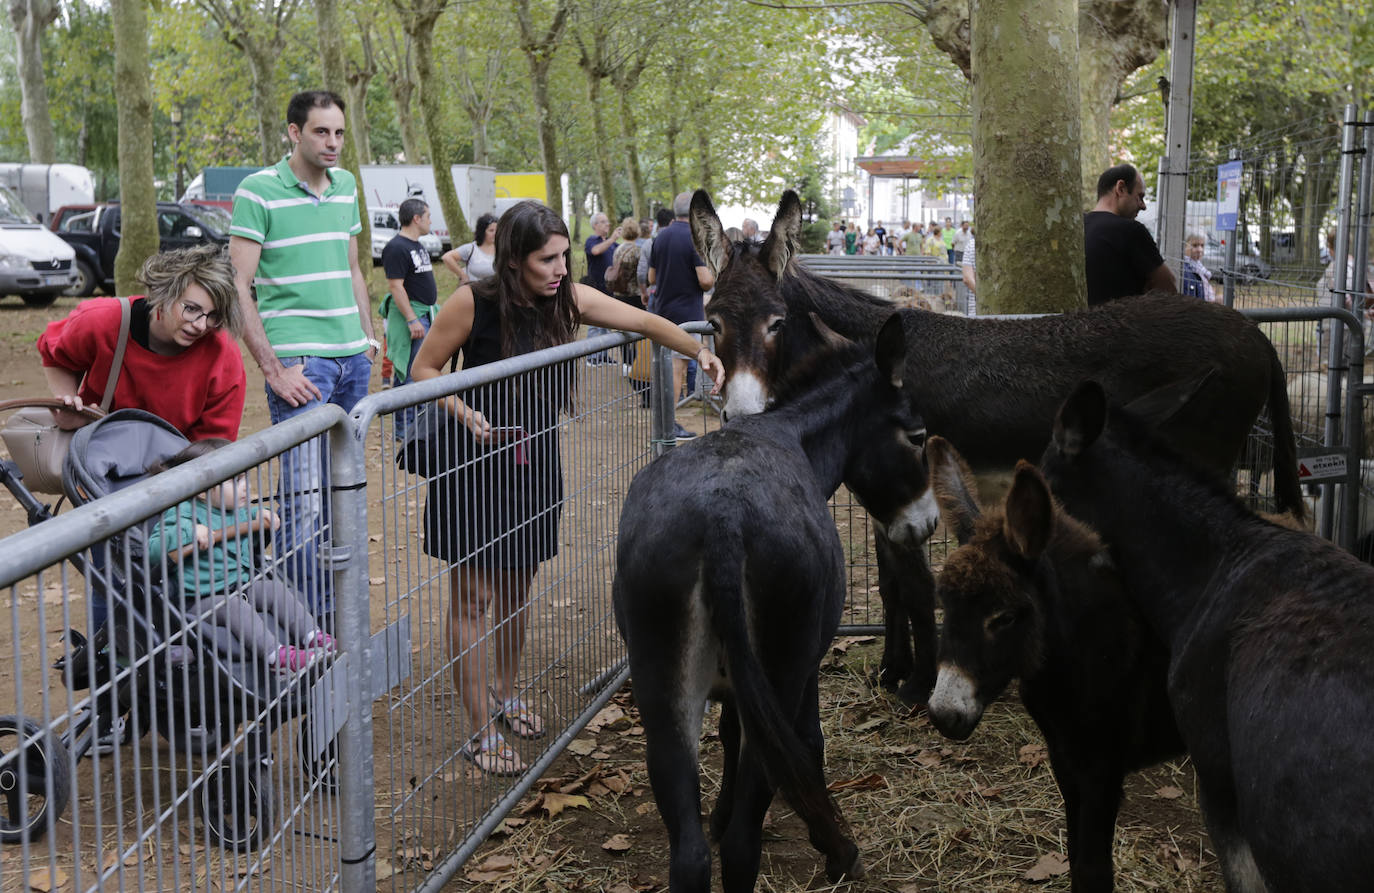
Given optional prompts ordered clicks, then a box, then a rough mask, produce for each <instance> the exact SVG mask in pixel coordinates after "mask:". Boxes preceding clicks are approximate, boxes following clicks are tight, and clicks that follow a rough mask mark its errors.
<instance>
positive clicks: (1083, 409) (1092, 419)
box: [1054, 380, 1107, 459]
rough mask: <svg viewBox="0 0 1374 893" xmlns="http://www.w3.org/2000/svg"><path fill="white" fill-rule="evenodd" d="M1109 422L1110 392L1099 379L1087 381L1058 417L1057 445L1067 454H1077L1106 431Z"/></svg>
mask: <svg viewBox="0 0 1374 893" xmlns="http://www.w3.org/2000/svg"><path fill="white" fill-rule="evenodd" d="M1106 424H1107V393H1106V391H1103V390H1102V385H1100V384H1098V383H1097V382H1095V381H1092V380H1088V381H1085V382H1083V383H1082V384H1080V385H1079V386H1078V387H1077V388H1075V389H1074V392H1073V393H1072V394H1070V395H1069V399H1067V400H1065V401H1064V405H1062V406H1060V407H1059V413H1058V414H1057V415H1056V416H1055V417H1054V445H1055V447H1056V448H1057V449H1058V450H1059V452H1060V453H1061V454H1063V455H1064V456H1066V457H1068V458H1070V459H1074V458H1077V457H1078V455H1079V454H1080V453H1082V452H1083V451H1084V450H1086V449H1087V448H1088V447H1090V446H1092V445H1093V443H1094V442H1095V441H1096V440H1097V438H1098V437H1100V436H1101V435H1102V429H1103V428H1104V427H1106Z"/></svg>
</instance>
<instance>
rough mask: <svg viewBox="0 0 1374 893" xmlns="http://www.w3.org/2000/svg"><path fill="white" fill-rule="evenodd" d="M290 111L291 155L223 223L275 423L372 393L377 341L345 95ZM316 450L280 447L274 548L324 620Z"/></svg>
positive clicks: (321, 96) (299, 97)
mask: <svg viewBox="0 0 1374 893" xmlns="http://www.w3.org/2000/svg"><path fill="white" fill-rule="evenodd" d="M286 121H287V125H286V133H287V136H288V137H290V139H291V144H292V149H291V154H290V155H288V156H287V157H286V158H283V159H282V160H281V161H280V162H278V163H277V164H276V166H274V167H270V168H267V169H265V170H261V171H258V172H257V173H254V174H250V175H249V176H247V177H245V178H244V180H243V182H242V183H240V184H239V188H238V191H237V192H236V193H234V217H233V223H232V224H231V226H230V227H229V258H230V260H231V261H233V264H234V273H235V281H236V284H237V286H238V293H239V306H240V307H241V308H242V309H243V316H244V335H243V340H244V342H245V343H246V344H247V345H248V351H249V353H251V354H252V355H253V359H255V360H257V363H258V366H259V367H261V369H262V374H263V377H264V378H265V379H266V382H267V407H268V411H269V413H270V415H271V418H272V423H273V424H276V423H278V422H281V421H282V420H284V419H287V418H290V417H291V416H294V415H298V414H300V413H302V412H305V411H306V410H307V409H310V408H312V407H314V406H318V405H320V404H321V403H335V404H338V405H339V406H341V407H343V409H344V411H345V412H347V411H349V410H351V409H352V408H353V405H354V404H355V403H357V402H358V401H359V400H360V399H362V398H363V396H365V395H366V394H367V388H368V382H369V380H370V378H371V376H372V360H373V357H375V356H376V351H377V347H378V344H377V341H376V340H375V338H374V336H373V332H372V314H371V306H372V305H371V299H370V298H369V297H368V293H367V282H366V280H365V279H364V278H363V273H362V270H361V269H360V268H359V266H358V240H357V236H358V233H359V232H361V230H362V224H361V222H360V220H359V218H358V199H357V184H356V183H355V182H354V179H353V175H352V174H350V173H348V171H345V170H343V169H342V168H337V167H335V166H334V165H335V164H337V162H338V159H339V152H340V150H341V149H342V147H343V140H344V103H343V100H342V99H340V98H339V96H338V95H337V94H335V93H331V92H328V91H325V90H312V91H308V92H305V93H297V94H296V95H295V96H293V97H291V102H290V103H289V104H288V105H287V107H286ZM253 289H256V291H257V297H256V301H255V300H254V296H253ZM321 459H322V457H321V455H320V448H319V446H318V445H315V444H311V445H307V446H303V447H299V448H297V449H295V450H292V451H291V452H290V453H288V454H287V455H286V456H285V457H283V460H282V472H281V475H282V477H281V494H280V498H281V512H280V515H281V519H282V526H281V529H280V530H279V531H278V542H277V555H278V556H279V557H284V559H285V560H284V569H285V571H286V575H287V577H288V579H289V580H290V581H291V582H292V583H293V584H294V585H295V587H296V589H297V590H298V591H300V592H301V593H302V594H303V595H304V596H305V597H306V599H307V601H308V602H309V604H310V607H311V609H312V610H313V611H314V612H315V616H316V617H318V618H320V620H321V621H325V618H326V617H330V616H332V613H333V596H332V592H333V587H332V586H331V581H330V579H329V574H327V573H324V572H322V571H321V569H320V567H319V556H318V553H317V550H316V546H317V545H318V543H319V541H320V539H321V535H320V531H321V530H322V529H323V525H324V523H325V515H326V513H327V510H328V506H327V503H326V501H325V500H324V499H323V498H322V494H323V492H324V490H323V488H322V486H321V485H322V483H323V482H322V481H321V480H320V470H321V468H322V467H323V466H322V462H321Z"/></svg>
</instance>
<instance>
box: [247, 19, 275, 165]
mask: <svg viewBox="0 0 1374 893" xmlns="http://www.w3.org/2000/svg"><path fill="white" fill-rule="evenodd" d="M241 49H242V50H243V58H244V61H246V62H247V63H248V71H249V74H251V75H252V78H253V106H254V108H255V109H256V110H257V113H258V148H259V149H260V150H261V153H262V154H261V155H260V156H259V158H258V160H259V161H260V162H261V163H262V164H263V166H265V167H266V166H270V165H273V164H276V163H277V162H278V161H280V160H281V156H282V139H281V134H282V131H283V129H284V128H285V126H286V124H285V122H284V121H283V120H282V118H283V112H282V109H280V108H278V107H277V97H276V91H275V90H274V89H273V88H272V80H273V72H274V70H275V66H276V62H275V60H276V54H275V53H273V52H271V51H270V50H267V51H263V50H260V49H258V48H256V47H253V46H249V45H243V46H241Z"/></svg>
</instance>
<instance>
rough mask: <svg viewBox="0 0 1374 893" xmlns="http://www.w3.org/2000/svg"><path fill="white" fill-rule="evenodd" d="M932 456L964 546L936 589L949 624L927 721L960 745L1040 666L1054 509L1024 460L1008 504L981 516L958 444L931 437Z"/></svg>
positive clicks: (937, 484)
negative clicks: (1045, 558) (1045, 565)
mask: <svg viewBox="0 0 1374 893" xmlns="http://www.w3.org/2000/svg"><path fill="white" fill-rule="evenodd" d="M927 456H928V458H929V461H930V477H931V488H932V489H933V490H934V492H935V496H936V499H937V500H938V501H939V503H940V515H941V517H942V518H943V520H944V522H945V526H946V527H947V528H949V529H950V530H951V531H953V533H954V534H955V536H956V537H957V538H958V540H959V543H960V546H959V548H958V549H957V550H955V551H954V552H953V553H952V554H951V555H950V556H949V558H948V559H946V561H945V567H944V570H943V571H942V572H941V574H940V580H939V583H938V591H939V594H940V602H941V604H943V605H944V609H945V621H944V625H943V627H942V629H941V632H940V652H939V653H940V658H939V663H940V674H939V677H938V678H937V680H936V683H935V690H934V691H933V692H932V693H931V696H930V718H931V721H932V722H933V723H934V724H935V727H936V728H937V729H939V730H940V731H941V732H942V733H944V734H945V735H946V736H948V737H950V738H955V739H958V740H961V741H962V740H963V739H965V738H967V737H968V736H969V735H971V734H972V733H973V730H974V728H976V727H977V725H978V721H979V720H980V719H981V718H982V716H983V710H984V708H985V707H986V706H987V705H988V704H990V703H992V702H993V701H995V700H996V699H997V697H998V696H999V695H1001V693H1002V692H1003V691H1005V690H1006V687H1007V685H1008V684H1009V683H1010V682H1011V680H1012V679H1013V678H1015V677H1016V676H1019V675H1022V674H1025V673H1029V672H1032V671H1033V670H1034V669H1035V668H1036V667H1037V666H1038V665H1039V663H1040V660H1041V650H1042V646H1043V624H1044V616H1043V613H1042V610H1041V602H1040V599H1039V598H1038V597H1037V587H1038V586H1040V585H1042V583H1043V578H1042V575H1041V573H1040V570H1039V566H1038V565H1039V561H1040V558H1041V556H1042V555H1043V554H1044V552H1045V550H1046V548H1047V547H1048V545H1049V542H1050V537H1051V535H1052V533H1053V531H1054V527H1055V521H1056V518H1055V514H1056V511H1057V509H1056V508H1055V505H1054V500H1053V499H1051V498H1050V491H1049V487H1048V486H1047V485H1046V484H1045V479H1044V478H1042V477H1041V476H1040V473H1039V472H1038V471H1037V470H1036V469H1035V468H1034V467H1033V466H1032V465H1030V464H1029V463H1027V462H1025V461H1022V462H1020V463H1018V464H1017V466H1016V474H1015V478H1014V479H1013V481H1012V485H1011V490H1010V491H1009V492H1008V493H1007V499H1006V505H1005V507H1004V508H1001V509H993V510H992V511H989V512H987V513H984V512H983V510H982V508H981V507H980V506H979V504H978V500H977V499H976V498H975V497H974V495H973V494H974V493H975V492H976V484H975V482H974V479H973V473H972V472H971V471H970V470H969V467H968V465H967V464H966V463H965V462H964V460H963V457H961V456H960V455H959V454H958V453H957V452H956V451H955V450H954V447H953V446H951V445H950V444H949V442H948V441H946V440H944V439H943V438H940V437H932V438H931V439H930V444H929V446H928V448H927Z"/></svg>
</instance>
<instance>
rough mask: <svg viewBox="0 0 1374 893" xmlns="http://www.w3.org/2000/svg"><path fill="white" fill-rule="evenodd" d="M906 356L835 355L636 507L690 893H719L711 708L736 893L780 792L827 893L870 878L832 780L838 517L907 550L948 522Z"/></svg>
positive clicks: (896, 325)
mask: <svg viewBox="0 0 1374 893" xmlns="http://www.w3.org/2000/svg"><path fill="white" fill-rule="evenodd" d="M768 284H769V283H768V282H766V281H765V282H764V283H760V286H761V287H766V286H767V285H768ZM818 326H820V324H818ZM820 328H821V329H822V334H825V331H824V329H823V326H820ZM830 337H832V338H833V337H834V336H833V334H832V335H831V336H830ZM905 349H906V346H905V341H904V339H903V337H902V331H901V324H900V322H899V321H898V320H897V319H895V318H894V319H892V320H891V321H890V322H889V323H888V324H886V325H884V326H883V327H882V329H881V330H880V331H879V333H878V338H877V340H876V342H875V343H874V344H873V345H854V344H846V345H845V346H843V347H840V346H835V347H832V348H829V349H827V350H824V351H821V352H818V353H817V354H815V355H813V356H812V357H811V358H810V361H809V362H808V363H807V364H803V365H802V366H800V367H797V368H796V369H794V370H793V373H794V376H789V380H788V382H785V383H784V386H783V387H782V388H780V390H779V393H780V395H782V396H780V397H779V399H778V401H777V404H776V406H775V407H774V409H773V410H772V411H770V412H767V413H764V414H762V415H758V416H752V417H749V418H745V419H740V420H738V421H737V422H733V423H731V424H730V425H728V426H726V427H725V428H723V429H722V430H719V431H715V432H712V433H710V434H707V435H706V436H704V437H701V438H698V439H696V440H694V441H692V442H690V443H688V444H685V445H683V446H679V447H678V448H677V449H675V450H672V451H671V452H669V453H667V454H665V455H663V456H662V457H660V458H659V459H657V460H655V461H654V462H653V463H652V464H650V465H649V466H648V467H647V468H645V469H644V470H643V471H641V472H640V473H639V474H638V475H637V476H636V477H635V479H634V481H633V483H632V484H631V485H630V489H629V492H628V493H627V494H626V498H625V505H624V508H623V510H622V513H621V518H620V528H619V529H620V541H619V543H618V545H617V549H616V575H615V581H614V583H613V586H612V596H613V601H614V605H615V616H616V623H617V624H618V626H619V628H620V632H621V635H622V636H623V637H624V639H625V642H626V645H627V646H628V650H629V660H630V678H631V680H632V684H633V689H634V696H635V701H636V703H637V704H638V706H639V710H640V715H641V718H642V721H643V725H644V735H645V744H646V748H647V752H648V753H647V756H648V768H649V780H650V783H651V784H652V786H653V791H654V798H655V799H656V800H657V802H658V808H659V812H660V813H661V814H662V816H663V821H664V824H666V825H667V828H668V837H669V848H670V854H671V866H670V869H669V886H670V888H671V889H672V890H674V891H706V890H708V889H710V880H711V856H710V849H709V847H708V845H707V842H706V839H705V837H704V836H703V834H702V830H701V826H700V814H701V812H700V810H701V806H700V782H699V776H698V772H697V741H698V738H699V737H700V732H701V719H702V705H703V703H704V702H705V700H706V698H707V697H708V696H709V697H711V698H715V699H718V700H720V701H721V703H722V710H721V719H720V739H721V744H722V746H723V748H724V751H725V766H724V773H723V781H722V784H721V790H720V797H719V799H718V800H717V802H716V806H715V808H714V810H713V811H712V813H711V823H710V826H711V834H712V837H713V838H714V839H715V840H717V841H719V843H720V850H721V875H722V879H723V882H724V889H725V890H726V891H728V893H736V891H747V890H752V889H754V883H755V881H756V879H757V876H758V868H759V860H760V856H761V848H762V828H763V817H764V813H765V812H766V810H767V809H768V805H769V803H770V802H771V800H772V798H773V794H774V792H775V791H776V790H778V789H781V790H782V792H783V794H784V795H785V796H786V797H787V799H788V801H789V802H790V803H791V804H792V806H793V808H795V809H796V811H797V814H798V815H799V816H801V818H802V819H803V820H804V821H805V822H806V825H807V828H808V830H809V834H810V839H811V843H812V844H813V845H814V846H815V847H816V848H817V849H818V850H819V851H820V852H821V853H823V854H824V856H825V865H826V874H827V876H828V877H829V878H830V879H831V880H832V881H838V880H840V879H841V878H843V877H849V878H855V877H859V876H860V875H861V874H862V867H861V864H860V860H859V853H858V848H857V847H856V846H855V844H854V842H853V840H852V839H851V838H850V837H849V835H848V833H847V831H846V830H845V828H844V823H843V820H842V818H841V817H840V815H839V813H838V810H837V808H836V806H835V804H834V802H833V801H832V800H831V798H830V795H829V792H828V791H827V790H826V783H825V778H824V774H823V764H824V756H823V755H824V741H823V740H822V737H821V725H820V705H819V702H818V691H817V685H818V681H817V675H818V667H819V664H820V660H821V658H822V657H823V656H824V655H825V652H826V649H827V648H829V645H830V642H831V640H832V638H833V636H834V634H835V630H836V628H837V627H838V626H839V621H840V616H841V613H842V612H843V608H844V601H845V558H844V552H843V549H842V548H841V544H840V539H839V534H838V532H837V531H836V529H835V523H834V521H833V520H832V518H831V516H830V513H829V510H828V509H827V507H826V501H827V500H828V499H829V497H830V495H831V494H833V493H834V491H835V489H836V488H837V487H838V486H839V485H840V483H841V481H843V482H845V483H846V484H847V485H848V486H849V487H850V488H851V489H852V490H853V491H854V493H855V494H856V495H857V496H858V497H859V499H861V500H862V501H863V504H864V505H865V507H866V508H867V509H868V510H869V511H870V512H871V513H872V514H873V516H874V517H875V518H877V519H878V520H879V522H880V523H882V524H883V525H884V529H885V530H886V531H887V535H888V536H889V537H890V538H892V539H893V540H894V541H897V542H903V541H907V540H921V539H924V538H925V537H927V536H929V534H930V530H931V529H932V528H933V527H934V525H935V524H936V522H937V521H938V511H937V509H936V507H935V503H934V499H933V497H931V495H930V493H929V490H928V488H927V486H926V475H925V465H924V457H923V450H924V438H925V434H924V430H923V428H922V426H921V423H920V421H919V419H918V417H917V416H916V415H915V414H913V413H912V412H911V409H910V405H911V400H910V396H909V395H908V393H907V391H906V389H905V388H904V387H903V386H902V369H903V363H904V356H903V355H904V353H905ZM875 361H876V363H875Z"/></svg>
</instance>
